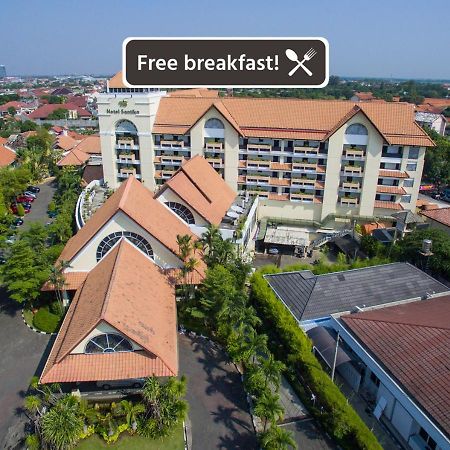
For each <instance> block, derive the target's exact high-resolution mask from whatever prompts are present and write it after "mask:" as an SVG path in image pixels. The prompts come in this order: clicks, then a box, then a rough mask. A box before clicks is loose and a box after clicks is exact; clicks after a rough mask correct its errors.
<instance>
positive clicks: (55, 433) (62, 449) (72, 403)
mask: <svg viewBox="0 0 450 450" xmlns="http://www.w3.org/2000/svg"><path fill="white" fill-rule="evenodd" d="M41 426H42V437H43V439H44V441H45V442H46V443H47V444H49V445H50V446H52V447H53V448H55V449H56V450H66V449H71V448H73V447H74V446H75V444H76V443H77V442H78V441H79V439H80V436H81V434H82V433H83V428H84V422H83V419H82V418H81V417H80V414H79V403H78V400H77V399H76V398H75V397H73V396H71V395H69V396H67V397H64V398H62V399H60V400H59V401H58V403H56V405H55V406H54V407H53V408H52V409H51V410H50V411H48V412H47V413H46V414H45V415H44V416H43V417H42V419H41Z"/></svg>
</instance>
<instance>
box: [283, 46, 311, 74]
mask: <svg viewBox="0 0 450 450" xmlns="http://www.w3.org/2000/svg"><path fill="white" fill-rule="evenodd" d="M316 55H317V52H316V51H315V50H314V49H313V48H310V49H309V50H308V51H307V52H306V53H305V54H304V55H303V59H302V60H301V61H300V58H299V57H298V55H297V53H296V52H295V51H294V50H292V49H290V48H287V49H286V56H287V57H288V59H290V60H291V61H293V62H296V63H297V65H296V66H295V67H294V68H293V69H292V70H291V71H290V72H289V76H290V77H292V75H294V73H295V72H297V70H298V69H299V68H300V67H301V68H302V69H303V70H304V71H305V72H306V73H307V74H308V75H309V76H310V77H311V76H312V72H311V71H310V70H309V69H308V68H307V67H306V66H305V62H306V61H309V60H310V59H312V58H314V56H316Z"/></svg>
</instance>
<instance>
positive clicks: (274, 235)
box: [264, 226, 309, 247]
mask: <svg viewBox="0 0 450 450" xmlns="http://www.w3.org/2000/svg"><path fill="white" fill-rule="evenodd" d="M308 237H309V233H308V232H307V231H304V230H299V229H296V228H292V227H284V226H279V227H277V228H268V229H267V231H266V235H265V237H264V242H265V243H266V244H279V245H295V246H301V247H307V246H308V244H309V239H308Z"/></svg>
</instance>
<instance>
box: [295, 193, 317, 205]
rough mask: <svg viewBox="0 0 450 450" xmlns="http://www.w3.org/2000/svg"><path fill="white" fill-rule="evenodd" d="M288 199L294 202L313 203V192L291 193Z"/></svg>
mask: <svg viewBox="0 0 450 450" xmlns="http://www.w3.org/2000/svg"><path fill="white" fill-rule="evenodd" d="M290 199H291V201H294V202H305V203H314V194H304V193H291V196H290Z"/></svg>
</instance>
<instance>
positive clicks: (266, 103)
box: [153, 97, 434, 146]
mask: <svg viewBox="0 0 450 450" xmlns="http://www.w3.org/2000/svg"><path fill="white" fill-rule="evenodd" d="M219 105H220V106H219ZM212 106H214V107H216V108H217V109H219V108H220V112H221V114H222V115H224V116H225V117H227V116H228V117H231V118H232V119H231V120H230V122H231V123H232V124H233V126H234V127H235V128H237V129H239V130H240V134H242V135H243V136H246V137H273V138H285V139H289V138H290V139H316V140H322V139H326V138H327V137H328V136H329V133H330V132H331V131H332V130H334V129H335V127H336V125H337V124H339V123H341V122H342V121H344V122H343V123H342V124H344V123H345V119H347V120H348V119H349V118H350V117H352V116H353V115H355V114H357V113H358V112H360V111H361V112H363V113H364V114H365V115H366V116H367V117H368V118H369V120H370V121H371V122H372V123H373V124H374V126H375V127H376V128H377V129H378V130H379V131H380V133H381V134H382V135H383V137H384V138H385V140H386V141H387V142H388V143H389V144H391V145H396V144H398V145H400V144H401V145H419V146H434V143H433V142H432V140H431V139H430V138H429V137H428V135H427V134H426V133H425V132H424V131H423V130H422V129H421V128H420V127H419V126H418V125H417V124H416V123H415V121H414V105H411V104H408V103H394V102H380V103H379V102H367V103H365V102H363V103H358V102H357V103H355V102H350V101H341V100H300V99H280V98H243V97H223V98H218V99H217V98H216V99H211V98H183V97H164V98H162V99H161V101H160V105H159V108H158V112H157V115H156V120H155V125H154V129H153V132H154V133H164V132H166V133H171V132H172V131H171V130H175V129H176V130H177V133H175V134H181V133H186V132H187V131H188V130H189V129H190V127H191V126H192V125H194V124H195V123H196V122H197V121H198V120H199V119H200V118H201V117H202V116H203V115H204V114H205V112H206V111H208V110H209V109H210V108H211V107H212ZM227 120H228V118H227ZM406 142H407V143H408V144H406Z"/></svg>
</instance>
